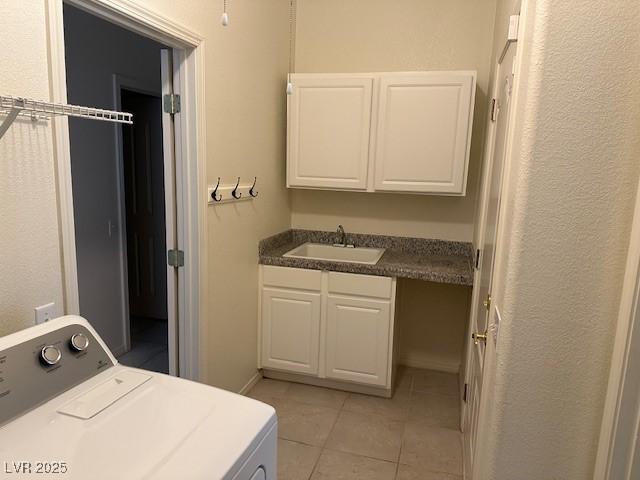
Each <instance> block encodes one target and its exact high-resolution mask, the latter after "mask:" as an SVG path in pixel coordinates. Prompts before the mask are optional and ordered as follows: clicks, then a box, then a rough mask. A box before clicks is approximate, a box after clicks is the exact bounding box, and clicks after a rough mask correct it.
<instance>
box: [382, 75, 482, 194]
mask: <svg viewBox="0 0 640 480" xmlns="http://www.w3.org/2000/svg"><path fill="white" fill-rule="evenodd" d="M474 90H475V74H473V73H472V72H457V73H439V72H435V73H422V74H419V73H416V74H389V75H382V76H381V78H380V103H379V108H378V125H377V132H376V148H375V189H376V190H382V191H396V192H422V193H448V194H457V195H462V194H464V192H465V184H466V176H467V164H468V157H469V144H470V140H471V125H472V117H473V101H474Z"/></svg>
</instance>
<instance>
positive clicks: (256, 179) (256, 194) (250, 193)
mask: <svg viewBox="0 0 640 480" xmlns="http://www.w3.org/2000/svg"><path fill="white" fill-rule="evenodd" d="M257 181H258V177H253V185H251V188H250V189H249V195H251V196H252V197H253V198H256V197H257V196H258V192H256V191H255V190H254V189H255V188H256V182H257Z"/></svg>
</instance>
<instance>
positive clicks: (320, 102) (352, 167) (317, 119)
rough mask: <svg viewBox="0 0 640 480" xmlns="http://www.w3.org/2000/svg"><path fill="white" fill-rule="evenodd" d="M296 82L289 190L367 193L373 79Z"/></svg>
mask: <svg viewBox="0 0 640 480" xmlns="http://www.w3.org/2000/svg"><path fill="white" fill-rule="evenodd" d="M291 77H292V82H293V93H292V94H291V95H289V96H288V97H287V125H288V126H287V143H288V145H287V186H288V187H316V188H329V189H346V190H366V188H367V171H368V162H369V132H370V129H371V104H372V91H373V78H372V77H367V76H363V75H360V76H358V75H354V76H349V75H331V74H298V75H292V76H291Z"/></svg>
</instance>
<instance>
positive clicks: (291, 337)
mask: <svg viewBox="0 0 640 480" xmlns="http://www.w3.org/2000/svg"><path fill="white" fill-rule="evenodd" d="M262 325H263V342H262V348H263V353H264V356H263V359H262V363H263V365H265V366H268V367H273V368H279V369H285V370H289V371H292V372H300V373H310V374H317V373H318V346H319V344H320V292H318V293H311V292H304V291H300V290H289V289H275V288H267V287H265V288H263V290H262Z"/></svg>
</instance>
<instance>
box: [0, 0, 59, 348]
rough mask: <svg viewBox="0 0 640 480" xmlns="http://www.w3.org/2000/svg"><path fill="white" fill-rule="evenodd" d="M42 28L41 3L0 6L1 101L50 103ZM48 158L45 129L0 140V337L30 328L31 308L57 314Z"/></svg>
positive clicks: (22, 127)
mask: <svg viewBox="0 0 640 480" xmlns="http://www.w3.org/2000/svg"><path fill="white" fill-rule="evenodd" d="M25 26H28V27H25ZM44 26H45V4H44V2H15V1H13V2H2V14H1V15H0V44H1V45H2V49H0V65H2V73H1V74H0V93H1V94H2V95H15V96H24V97H32V98H37V99H48V98H49V82H48V76H47V69H48V64H47V42H46V32H45V29H44ZM3 119H4V117H0V121H1V120H3ZM52 152H53V144H52V139H51V127H50V124H49V123H44V122H41V123H38V124H36V125H32V124H31V121H30V120H27V121H25V120H17V121H16V122H15V123H14V124H13V126H12V127H11V128H10V129H9V131H8V132H7V133H6V134H5V136H4V137H2V139H0V222H1V224H2V233H0V266H1V269H2V270H1V271H0V336H2V335H5V334H8V333H11V332H14V331H16V330H20V329H22V328H25V327H28V326H30V325H33V322H34V311H33V309H34V308H35V307H37V306H38V305H42V304H44V303H49V302H55V303H56V305H57V306H58V311H59V312H61V311H62V308H63V293H62V273H61V262H60V245H59V241H58V238H59V236H58V217H57V216H58V213H57V207H56V195H55V171H54V163H53V153H52Z"/></svg>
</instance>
